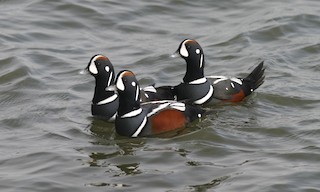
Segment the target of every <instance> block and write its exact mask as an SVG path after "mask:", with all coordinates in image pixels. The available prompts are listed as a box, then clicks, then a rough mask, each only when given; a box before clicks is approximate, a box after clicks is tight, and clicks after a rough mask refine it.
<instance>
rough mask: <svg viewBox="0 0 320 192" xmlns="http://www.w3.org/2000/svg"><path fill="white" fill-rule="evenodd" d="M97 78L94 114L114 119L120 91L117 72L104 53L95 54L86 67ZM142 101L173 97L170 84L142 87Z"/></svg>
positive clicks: (92, 110)
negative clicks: (117, 87)
mask: <svg viewBox="0 0 320 192" xmlns="http://www.w3.org/2000/svg"><path fill="white" fill-rule="evenodd" d="M86 71H88V72H89V73H90V74H91V75H92V76H93V77H94V78H95V80H96V82H95V83H96V85H95V90H94V96H93V99H92V104H91V113H92V115H93V116H96V117H100V118H104V119H107V120H109V121H114V120H115V117H116V112H117V109H118V105H119V101H118V93H117V92H116V88H115V87H114V83H115V82H114V81H115V72H114V68H113V65H112V63H111V61H110V60H109V59H108V58H107V57H106V56H104V55H101V54H96V55H94V56H93V57H92V58H91V59H90V61H89V63H88V66H87V67H86ZM140 92H141V94H140V95H141V96H140V101H141V102H146V101H156V100H164V99H168V100H169V99H173V97H174V96H173V92H172V89H171V88H170V87H169V86H163V87H159V88H156V87H154V85H150V86H147V87H145V88H142V89H140Z"/></svg>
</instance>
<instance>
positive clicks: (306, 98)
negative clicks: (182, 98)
mask: <svg viewBox="0 0 320 192" xmlns="http://www.w3.org/2000/svg"><path fill="white" fill-rule="evenodd" d="M0 28H1V30H0V90H1V92H0V107H1V114H0V120H1V121H0V190H1V192H3V191H5V192H11V191H12V192H16V191H23V192H28V191H30V192H35V191H41V192H43V191H52V192H53V191H54V192H55V191H170V192H177V191H221V192H222V191H223V192H226V191H237V192H238V191H252V192H256V191H268V192H269V191H277V192H278V191H308V192H311V191H320V182H319V181H320V140H319V138H320V120H319V119H320V98H319V90H320V86H319V83H320V78H319V74H320V54H319V53H320V2H319V1H317V0H314V1H312V0H304V1H302V0H290V1H275V0H271V1H264V0H248V1H235V0H232V1H231V0H226V1H218V0H207V1H180V0H171V1H169V0H165V1H160V0H158V1H157V0H156V1H147V0H137V1H115V0H107V1H102V0H100V1H87V0H83V1H80V0H54V1H45V0H33V1H18V0H10V1H9V0H2V1H0ZM184 38H194V39H196V40H198V41H199V42H200V44H201V45H202V46H203V49H204V51H205V54H206V61H207V65H206V71H205V73H206V74H207V75H230V76H235V75H239V76H241V75H245V74H247V73H248V72H249V71H250V70H252V69H253V66H254V65H255V64H256V63H257V62H258V61H259V60H260V59H263V60H265V64H266V68H267V69H266V81H265V83H264V84H263V85H262V86H261V87H260V88H259V89H258V90H257V91H256V93H255V94H253V96H252V97H250V98H249V99H248V100H246V101H244V102H241V103H238V104H227V103H220V104H217V105H213V106H210V109H212V110H213V111H214V113H213V114H211V115H209V116H207V117H205V118H203V119H202V120H201V122H195V123H193V124H191V125H190V126H188V127H187V128H186V129H185V130H184V131H183V132H181V133H179V134H177V135H174V136H172V135H170V136H169V137H155V138H139V139H127V138H124V137H120V136H118V135H117V134H116V133H115V131H114V126H113V124H110V123H105V122H103V121H101V120H97V119H94V118H92V117H91V115H90V101H91V99H92V95H93V88H94V79H93V78H92V77H91V76H84V75H79V71H80V70H81V69H83V68H84V67H85V66H86V65H87V63H88V61H89V59H90V58H91V56H92V55H94V54H96V53H102V54H104V55H106V56H108V57H109V58H110V60H111V61H112V62H113V64H114V66H115V69H116V71H117V72H118V71H120V70H122V69H130V70H132V71H134V72H135V73H136V74H137V77H138V78H139V79H141V83H142V85H148V84H150V83H152V82H157V84H158V85H167V84H177V83H179V82H180V81H181V79H182V77H183V74H184V71H185V63H184V61H183V60H182V59H180V58H170V57H169V55H170V54H171V53H172V52H174V51H175V50H176V49H177V47H178V45H179V43H180V41H181V40H183V39H184Z"/></svg>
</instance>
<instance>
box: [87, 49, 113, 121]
mask: <svg viewBox="0 0 320 192" xmlns="http://www.w3.org/2000/svg"><path fill="white" fill-rule="evenodd" d="M86 69H87V70H88V71H89V73H90V74H91V75H92V76H93V77H94V78H95V80H96V85H95V90H94V95H93V99H92V104H91V113H92V115H93V116H97V117H100V118H104V119H107V120H110V121H113V120H115V117H116V113H117V110H118V106H119V97H118V94H117V93H116V91H115V89H112V88H111V89H110V87H111V86H112V85H114V80H115V73H114V69H113V65H112V63H111V62H110V60H109V59H108V58H107V57H106V56H104V55H100V54H98V55H94V56H93V57H92V58H91V59H90V61H89V64H88V66H87V68H86Z"/></svg>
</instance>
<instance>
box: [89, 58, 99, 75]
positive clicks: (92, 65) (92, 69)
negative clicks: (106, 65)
mask: <svg viewBox="0 0 320 192" xmlns="http://www.w3.org/2000/svg"><path fill="white" fill-rule="evenodd" d="M89 71H90V73H92V74H98V69H97V67H96V64H95V63H94V61H92V62H91V63H90V66H89Z"/></svg>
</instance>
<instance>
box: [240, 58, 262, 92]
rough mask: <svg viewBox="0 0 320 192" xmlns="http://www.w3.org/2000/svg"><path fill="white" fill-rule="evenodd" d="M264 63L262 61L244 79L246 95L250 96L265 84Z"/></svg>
mask: <svg viewBox="0 0 320 192" xmlns="http://www.w3.org/2000/svg"><path fill="white" fill-rule="evenodd" d="M263 63H264V61H261V62H260V63H259V65H258V66H257V67H256V68H255V69H254V70H253V71H252V72H251V73H250V74H249V75H248V76H247V77H246V78H244V79H243V85H244V93H245V95H246V96H247V95H250V94H251V93H252V92H253V91H254V90H256V89H257V88H258V87H260V85H262V84H263V82H264V77H265V76H264V71H265V68H264V66H263Z"/></svg>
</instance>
